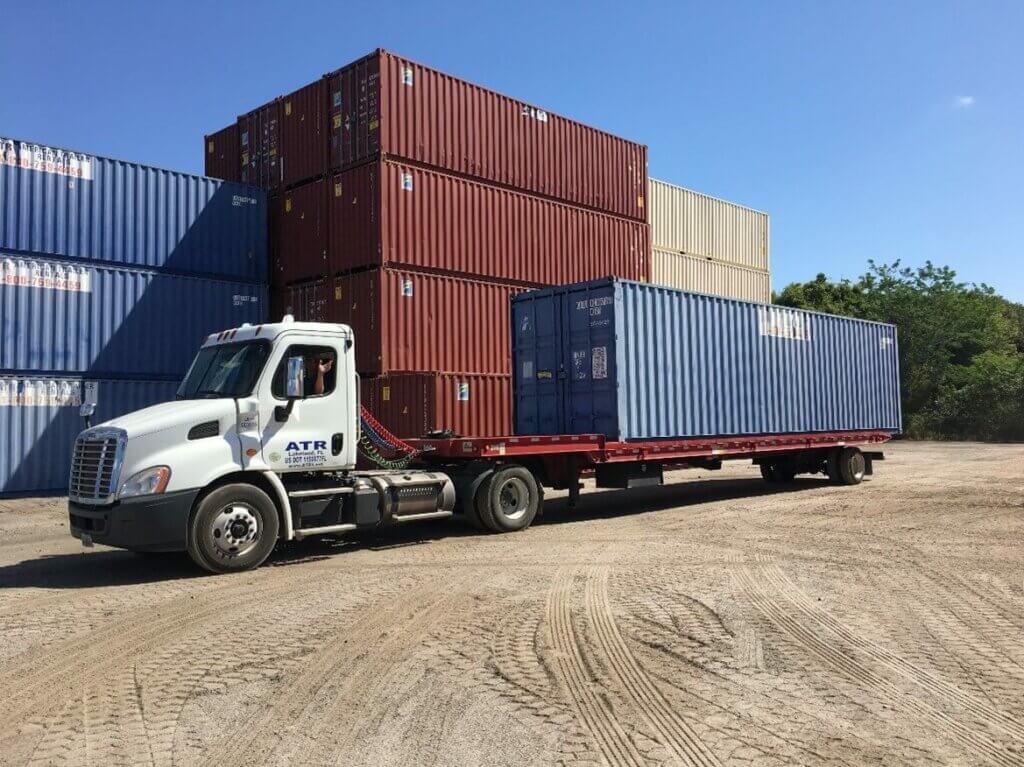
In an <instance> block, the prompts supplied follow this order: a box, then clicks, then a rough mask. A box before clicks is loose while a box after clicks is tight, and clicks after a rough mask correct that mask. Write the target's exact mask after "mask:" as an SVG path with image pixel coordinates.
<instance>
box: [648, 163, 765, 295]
mask: <svg viewBox="0 0 1024 767" xmlns="http://www.w3.org/2000/svg"><path fill="white" fill-rule="evenodd" d="M649 199H650V210H651V222H650V223H651V244H652V252H651V281H652V282H654V283H655V284H658V285H666V286H668V287H671V288H676V289H678V290H692V291H698V292H701V293H712V294H715V295H721V296H725V297H726V298H738V299H742V300H746V301H760V302H764V303H768V302H770V301H771V276H770V273H769V242H768V238H769V230H768V214H767V213H762V212H760V211H757V210H752V209H750V208H744V207H743V206H741V205H736V204H735V203H731V202H726V201H725V200H719V199H716V198H714V197H709V196H708V195H705V194H700V193H698V192H693V191H691V190H689V189H684V188H683V187H681V186H675V185H674V184H668V183H665V182H664V181H658V180H656V179H651V182H650V194H649Z"/></svg>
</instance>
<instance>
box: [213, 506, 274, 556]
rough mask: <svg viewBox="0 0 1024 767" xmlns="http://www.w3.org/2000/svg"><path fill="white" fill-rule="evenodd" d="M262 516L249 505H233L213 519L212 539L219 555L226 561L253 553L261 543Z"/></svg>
mask: <svg viewBox="0 0 1024 767" xmlns="http://www.w3.org/2000/svg"><path fill="white" fill-rule="evenodd" d="M261 532H262V530H261V527H260V516H259V514H257V513H256V509H254V508H253V507H252V506H250V505H249V504H247V503H232V504H229V505H227V506H225V507H224V508H222V509H221V510H220V511H219V512H217V516H215V517H214V518H213V524H212V525H211V527H210V537H211V538H212V540H213V547H214V549H216V551H217V554H218V555H219V556H221V557H224V558H225V559H232V558H234V557H241V556H245V555H246V554H248V553H249V552H250V551H252V550H253V549H254V548H255V547H256V544H257V543H258V542H259V539H260V533H261Z"/></svg>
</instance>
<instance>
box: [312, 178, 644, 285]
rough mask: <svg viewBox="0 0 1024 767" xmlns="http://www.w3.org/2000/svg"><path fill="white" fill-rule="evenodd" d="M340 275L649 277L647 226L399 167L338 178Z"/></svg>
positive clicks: (539, 279)
mask: <svg viewBox="0 0 1024 767" xmlns="http://www.w3.org/2000/svg"><path fill="white" fill-rule="evenodd" d="M329 194H330V202H329V215H330V226H329V229H330V262H331V267H332V269H333V271H335V272H344V271H351V270H353V269H359V268H364V267H368V266H396V267H410V268H413V269H420V270H431V271H439V272H451V273H458V274H461V275H467V276H468V275H472V276H476V277H482V278H484V279H488V280H500V281H511V282H519V283H523V284H528V285H560V284H564V283H569V282H580V281H583V280H589V279H597V278H600V277H607V276H617V277H623V278H626V279H631V280H639V281H645V280H647V279H648V273H649V263H650V255H649V244H648V238H649V235H648V227H647V224H645V223H642V222H639V221H632V220H629V219H624V218H620V217H617V216H612V215H610V214H607V213H599V212H596V211H593V210H589V209H586V208H581V207H578V206H574V205H568V204H565V203H560V202H554V201H552V200H547V199H543V198H540V197H537V196H535V195H530V194H524V193H522V192H516V191H512V190H509V189H505V188H502V187H496V186H493V185H491V184H486V183H483V182H479V181H474V180H470V179H466V178H462V177H458V176H452V175H449V174H444V173H439V172H437V171H433V170H425V169H422V168H419V167H413V166H409V165H400V164H398V163H393V162H387V161H384V162H372V163H368V164H365V165H361V166H359V167H357V168H353V169H352V170H348V171H345V172H343V173H340V174H338V175H336V176H334V179H333V183H332V185H331V189H330V190H329Z"/></svg>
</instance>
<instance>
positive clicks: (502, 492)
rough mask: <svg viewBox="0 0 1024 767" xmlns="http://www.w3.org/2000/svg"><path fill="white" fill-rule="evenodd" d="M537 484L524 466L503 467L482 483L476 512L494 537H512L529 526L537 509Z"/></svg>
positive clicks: (539, 494) (538, 489)
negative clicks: (494, 534) (500, 535)
mask: <svg viewBox="0 0 1024 767" xmlns="http://www.w3.org/2000/svg"><path fill="white" fill-rule="evenodd" d="M540 502H541V492H540V487H539V485H538V484H537V480H536V479H535V478H534V476H533V474H532V473H531V472H530V470H529V469H527V468H525V467H523V466H515V465H511V466H504V467H502V468H500V469H498V470H496V471H495V472H494V473H493V474H492V475H491V476H490V477H488V478H487V479H485V480H484V481H483V483H481V485H480V488H479V490H478V491H477V495H476V512H477V516H478V517H479V518H480V521H481V522H482V523H483V525H484V526H485V527H486V528H487V529H488V530H491V531H492V532H495V533H512V532H515V531H516V530H522V529H524V528H527V527H529V526H530V523H531V522H533V520H534V517H536V516H537V511H538V510H539V509H540Z"/></svg>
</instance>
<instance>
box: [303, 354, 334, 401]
mask: <svg viewBox="0 0 1024 767" xmlns="http://www.w3.org/2000/svg"><path fill="white" fill-rule="evenodd" d="M333 369H334V360H333V359H332V358H330V357H321V356H318V355H312V356H309V357H306V386H305V390H306V391H309V392H312V393H313V395H314V396H315V395H319V394H323V393H324V389H325V386H324V383H325V381H326V378H327V376H328V374H329V373H330V372H331V370H333Z"/></svg>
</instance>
